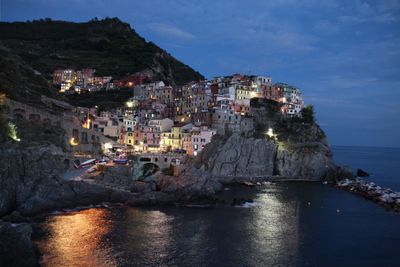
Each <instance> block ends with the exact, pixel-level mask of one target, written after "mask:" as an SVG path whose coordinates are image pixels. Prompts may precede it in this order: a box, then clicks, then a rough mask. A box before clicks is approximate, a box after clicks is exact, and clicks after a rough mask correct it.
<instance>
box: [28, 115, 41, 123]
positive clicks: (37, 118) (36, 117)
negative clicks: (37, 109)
mask: <svg viewBox="0 0 400 267" xmlns="http://www.w3.org/2000/svg"><path fill="white" fill-rule="evenodd" d="M29 121H31V122H33V123H38V122H40V115H39V114H29Z"/></svg>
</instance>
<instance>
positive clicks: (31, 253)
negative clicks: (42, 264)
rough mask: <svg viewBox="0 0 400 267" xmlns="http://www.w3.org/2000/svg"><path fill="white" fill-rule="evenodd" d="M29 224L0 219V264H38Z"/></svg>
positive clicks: (22, 265) (24, 266)
mask: <svg viewBox="0 0 400 267" xmlns="http://www.w3.org/2000/svg"><path fill="white" fill-rule="evenodd" d="M31 235H32V227H31V226H30V225H29V224H11V223H4V222H1V221H0V266H21V267H31V266H39V262H38V256H37V254H36V250H35V246H34V244H33V242H32V241H31Z"/></svg>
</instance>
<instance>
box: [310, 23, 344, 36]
mask: <svg viewBox="0 0 400 267" xmlns="http://www.w3.org/2000/svg"><path fill="white" fill-rule="evenodd" d="M339 29H340V27H339V25H338V24H335V23H333V22H331V21H329V20H320V21H318V22H317V23H316V24H315V26H314V30H315V31H317V32H321V33H336V32H338V31H339Z"/></svg>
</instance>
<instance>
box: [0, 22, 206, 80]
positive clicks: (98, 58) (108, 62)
mask: <svg viewBox="0 0 400 267" xmlns="http://www.w3.org/2000/svg"><path fill="white" fill-rule="evenodd" d="M0 45H2V46H4V47H6V48H8V49H10V50H11V52H13V53H15V54H16V55H18V56H19V57H20V58H21V59H22V60H23V61H24V62H26V63H27V64H29V65H30V66H31V67H32V68H33V69H34V70H36V71H38V72H40V73H42V74H43V76H44V77H45V78H46V79H50V78H51V74H52V72H53V70H54V69H57V68H74V69H80V68H94V69H96V70H97V72H96V75H111V76H113V77H114V78H120V77H123V76H125V75H127V74H131V73H135V72H139V71H144V70H146V71H147V72H150V73H151V74H152V75H153V79H154V80H163V81H166V82H167V83H170V84H177V85H181V84H184V83H186V82H189V81H192V80H198V79H201V78H203V76H202V75H201V74H200V73H198V72H196V71H194V70H193V69H192V68H190V67H189V66H187V65H185V64H183V63H182V62H180V61H178V60H177V59H175V58H174V57H172V56H171V55H170V54H168V53H167V52H166V51H164V50H162V49H161V48H159V47H158V46H156V45H155V44H154V43H152V42H146V40H145V39H144V38H142V37H141V36H139V35H138V34H137V33H136V32H135V31H134V30H133V29H131V27H130V26H129V24H127V23H123V22H121V21H120V20H119V19H118V18H112V19H110V18H106V19H104V20H97V19H94V20H91V21H89V22H84V23H74V22H66V21H52V20H50V19H45V20H39V21H32V22H13V23H6V22H1V23H0Z"/></svg>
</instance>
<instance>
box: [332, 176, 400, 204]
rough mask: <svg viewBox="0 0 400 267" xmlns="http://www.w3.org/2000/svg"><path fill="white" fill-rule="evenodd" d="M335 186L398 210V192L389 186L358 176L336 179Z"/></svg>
mask: <svg viewBox="0 0 400 267" xmlns="http://www.w3.org/2000/svg"><path fill="white" fill-rule="evenodd" d="M335 186H336V187H337V188H340V189H342V190H345V191H347V192H350V193H353V194H356V195H360V196H362V197H364V198H366V199H368V200H372V201H374V202H376V203H378V204H379V205H382V206H383V207H385V208H386V209H387V210H390V211H395V212H400V192H395V191H393V190H391V189H389V188H383V187H381V186H379V185H377V184H375V183H374V182H368V181H365V180H363V179H360V178H358V177H357V178H356V179H351V180H350V179H344V180H341V181H338V182H337V183H336V184H335Z"/></svg>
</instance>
